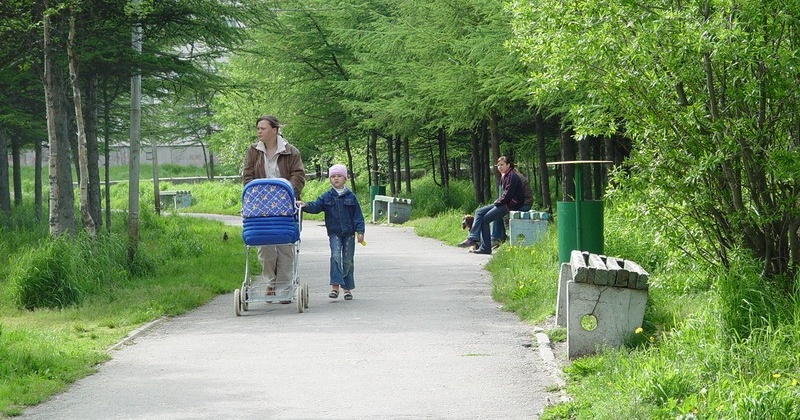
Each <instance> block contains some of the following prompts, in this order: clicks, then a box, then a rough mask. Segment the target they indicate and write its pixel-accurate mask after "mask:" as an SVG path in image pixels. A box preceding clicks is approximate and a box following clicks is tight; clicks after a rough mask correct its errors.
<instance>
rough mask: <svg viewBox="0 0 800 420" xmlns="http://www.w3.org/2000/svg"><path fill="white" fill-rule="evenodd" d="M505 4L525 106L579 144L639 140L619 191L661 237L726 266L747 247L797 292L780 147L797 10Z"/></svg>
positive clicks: (778, 6) (799, 29) (796, 99)
mask: <svg viewBox="0 0 800 420" xmlns="http://www.w3.org/2000/svg"><path fill="white" fill-rule="evenodd" d="M510 7H511V9H512V11H513V13H514V19H513V25H514V32H515V35H516V37H515V38H514V39H513V40H512V41H511V43H512V45H513V46H514V48H515V49H516V50H517V51H518V52H519V53H520V54H521V56H522V57H523V59H524V61H525V62H526V63H527V64H528V65H529V66H530V68H531V85H530V90H531V98H532V100H533V101H534V102H535V103H536V104H538V105H545V106H553V107H556V108H557V109H560V110H562V112H563V113H564V114H565V119H566V120H569V121H570V122H571V125H572V126H573V127H574V129H575V131H576V132H577V134H578V136H579V137H582V136H587V135H596V134H605V135H611V134H614V133H618V132H619V133H624V135H625V136H627V137H629V138H631V139H633V140H634V148H633V151H632V154H631V158H630V159H629V160H628V161H627V162H626V168H625V171H624V172H620V173H619V174H618V176H617V177H616V179H615V185H616V187H617V188H616V190H617V191H616V193H617V194H619V195H629V194H630V195H636V196H638V199H639V202H640V203H641V207H642V214H643V215H644V216H643V217H644V218H646V219H647V220H648V222H649V224H650V225H651V226H652V227H653V228H654V230H653V232H654V233H655V234H656V235H659V237H660V238H659V240H664V241H667V242H668V243H669V244H670V247H671V248H672V249H682V250H684V251H685V255H686V257H689V258H693V259H696V260H699V261H704V262H705V263H713V264H716V265H718V266H719V267H721V268H723V269H729V265H730V264H731V262H732V261H731V260H733V259H735V258H736V256H735V254H736V252H738V250H739V249H748V250H749V251H751V252H753V253H754V255H755V256H756V257H757V258H758V259H760V260H761V263H762V265H763V267H762V271H763V272H764V274H765V276H767V277H773V280H781V281H786V282H787V283H786V284H784V285H783V287H784V288H785V289H787V290H789V289H791V288H792V281H793V280H792V278H791V277H792V276H793V274H794V273H796V267H797V265H798V261H797V258H798V257H797V255H800V254H798V250H797V245H796V244H794V245H790V244H789V242H788V241H787V240H786V238H788V237H789V236H792V235H796V230H797V227H798V226H800V208H798V205H797V196H798V193H800V183H798V179H797V177H795V176H788V175H787V174H788V173H790V172H791V169H792V168H794V167H796V163H789V160H787V159H786V151H787V150H793V151H794V150H795V149H796V146H797V140H796V138H797V135H796V127H797V124H798V116H797V115H796V114H795V113H792V112H784V110H786V109H796V108H797V107H798V104H800V96H799V95H797V94H796V89H795V88H794V86H795V85H796V75H795V74H794V73H793V72H792V71H787V70H786V69H791V68H795V67H797V66H798V64H800V57H798V55H797V54H796V50H797V45H798V43H800V38H799V37H798V34H800V21H799V20H798V19H797V18H796V17H797V16H798V15H800V7H799V6H798V5H797V4H792V6H791V7H787V6H786V5H784V4H782V3H779V2H767V3H765V2H760V1H750V0H748V1H743V2H736V3H735V4H734V3H730V2H724V1H711V2H708V4H704V6H703V7H697V5H695V4H690V3H680V2H677V3H676V2H656V3H653V4H648V5H647V6H642V5H641V4H639V3H632V2H616V3H615V2H604V1H583V2H578V3H565V2H561V1H557V0H546V1H540V2H536V3H513V4H511V5H510ZM789 34H791V35H789ZM790 153H791V152H790ZM794 154H795V155H796V153H794ZM793 162H796V159H794V160H793ZM614 193H615V192H614V191H612V196H613V195H614ZM792 247H793V248H794V249H791V248H792ZM777 255H781V256H782V257H776V256H777ZM790 256H791V257H790ZM790 260H791V261H790Z"/></svg>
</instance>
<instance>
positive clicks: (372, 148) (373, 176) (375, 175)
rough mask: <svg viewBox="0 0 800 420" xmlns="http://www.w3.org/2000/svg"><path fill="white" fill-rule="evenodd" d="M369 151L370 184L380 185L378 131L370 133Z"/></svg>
mask: <svg viewBox="0 0 800 420" xmlns="http://www.w3.org/2000/svg"><path fill="white" fill-rule="evenodd" d="M367 148H368V153H369V156H370V163H369V181H370V185H374V186H376V187H377V186H379V185H381V182H380V171H379V169H378V133H377V132H376V131H374V130H373V131H370V133H369V146H367Z"/></svg>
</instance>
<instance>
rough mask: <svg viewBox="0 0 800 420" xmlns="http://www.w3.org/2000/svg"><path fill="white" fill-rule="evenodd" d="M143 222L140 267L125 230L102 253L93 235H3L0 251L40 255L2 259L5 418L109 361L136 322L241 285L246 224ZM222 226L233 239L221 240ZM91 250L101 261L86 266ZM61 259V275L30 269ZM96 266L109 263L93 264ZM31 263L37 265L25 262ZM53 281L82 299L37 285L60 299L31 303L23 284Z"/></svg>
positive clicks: (0, 360)
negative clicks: (131, 256)
mask: <svg viewBox="0 0 800 420" xmlns="http://www.w3.org/2000/svg"><path fill="white" fill-rule="evenodd" d="M144 214H147V212H145V213H144ZM123 216H124V215H123V214H119V215H118V217H119V220H116V219H115V221H114V226H115V227H116V228H124V220H122V218H123ZM141 223H142V226H141V230H140V234H141V238H140V239H141V248H140V250H141V251H140V253H139V258H138V260H137V262H136V263H135V264H134V265H133V266H131V265H128V263H127V262H126V252H125V247H124V244H125V239H124V237H122V238H120V237H114V235H113V234H112V235H109V237H107V238H101V239H99V241H100V242H99V243H101V244H102V245H103V246H102V247H100V248H98V249H103V251H102V252H100V254H99V255H98V253H96V249H95V250H87V249H85V247H86V246H87V241H86V240H75V241H73V244H72V245H69V244H65V243H62V242H66V241H53V240H48V239H46V238H44V237H42V236H41V234H39V235H37V234H33V233H29V234H23V235H21V236H22V237H23V238H25V239H23V240H16V239H13V238H14V237H15V236H14V235H6V234H4V235H2V239H0V243H2V244H3V245H1V246H0V248H5V247H7V245H6V243H7V241H14V242H15V246H22V248H24V249H27V251H23V252H28V253H30V254H32V255H33V254H39V255H41V257H40V258H39V259H38V260H31V259H20V258H16V257H15V256H14V254H11V255H8V254H4V255H3V256H0V267H2V268H0V416H14V415H17V414H19V413H20V412H21V409H22V407H24V406H26V405H32V404H37V403H39V402H41V401H44V400H46V399H47V398H49V397H50V396H52V395H53V394H54V393H57V392H60V391H62V390H64V389H65V388H66V386H68V385H69V384H70V383H72V382H74V381H75V380H77V379H79V378H81V377H83V376H85V375H87V374H90V373H92V372H93V371H94V367H95V366H96V365H97V364H98V363H101V362H103V361H105V360H107V359H108V358H109V353H108V352H107V349H108V348H109V347H110V346H112V345H113V344H114V343H116V342H118V341H119V340H120V339H122V338H123V337H125V335H126V334H128V333H129V332H130V331H132V330H133V329H135V328H137V327H139V326H141V325H142V324H144V323H147V322H149V321H151V320H154V319H156V318H159V317H162V316H173V315H177V314H181V313H184V312H186V311H189V310H191V309H193V308H196V307H198V306H200V305H202V304H203V303H205V302H207V301H208V300H210V299H211V298H212V297H214V296H216V295H218V294H220V293H226V292H230V291H231V290H233V289H234V288H236V287H237V286H238V285H239V283H240V282H241V278H240V276H238V275H232V274H231V273H240V272H241V266H242V261H241V255H242V254H241V250H242V247H243V244H242V242H241V239H240V238H241V233H240V231H239V229H238V228H236V227H230V226H223V225H222V224H221V223H219V222H213V221H207V220H199V219H197V220H195V219H187V218H184V217H179V216H166V217H161V218H159V217H154V216H153V215H152V214H149V215H146V216H143V217H142V220H141ZM45 232H46V229H45ZM224 232H228V236H229V238H230V239H228V240H227V241H223V240H222V236H223V233H224ZM53 244H58V245H57V247H56V250H55V251H48V252H45V251H44V250H45V249H48V248H49V247H52V246H53ZM115 248H121V250H122V252H117V250H114V249H115ZM89 251H92V252H95V253H94V254H92V255H94V258H95V259H96V261H97V262H95V263H89V264H88V266H87V264H86V262H87V259H86V254H85V253H86V252H89ZM54 260H58V261H61V264H60V265H59V266H58V267H56V268H54V269H52V270H50V271H52V272H54V273H55V274H54V275H53V276H48V275H47V273H46V271H47V270H38V272H39V273H38V276H35V275H34V274H31V273H36V272H37V270H35V269H36V268H41V267H46V266H48V264H52V262H53V261H54ZM98 263H103V264H105V266H104V267H102V269H101V268H98V267H96V266H94V265H93V264H98ZM31 264H33V267H29V268H33V270H25V269H24V268H26V267H24V266H25V265H31ZM42 271H45V273H44V274H42V273H41V272H42ZM26 273H27V274H26ZM92 273H94V274H102V275H94V276H92V275H91V274H92ZM136 273H139V274H136ZM87 275H88V279H87ZM42 278H43V279H42ZM54 279H58V281H60V282H63V283H68V284H70V285H71V287H72V288H73V289H74V290H76V291H78V293H79V295H80V298H79V299H73V300H66V299H63V298H62V296H63V295H64V293H62V292H60V291H58V290H48V289H37V295H36V296H38V297H40V298H42V297H43V296H49V297H51V298H52V299H43V298H42V299H34V300H33V301H32V302H31V301H29V300H28V301H26V302H31V303H32V304H33V305H34V306H35V310H29V309H25V308H24V305H21V304H20V299H21V298H20V293H19V291H18V287H17V286H18V285H19V284H27V283H34V284H35V283H38V282H42V281H44V282H47V281H53V280H54ZM45 284H49V283H45ZM40 295H41V296H40Z"/></svg>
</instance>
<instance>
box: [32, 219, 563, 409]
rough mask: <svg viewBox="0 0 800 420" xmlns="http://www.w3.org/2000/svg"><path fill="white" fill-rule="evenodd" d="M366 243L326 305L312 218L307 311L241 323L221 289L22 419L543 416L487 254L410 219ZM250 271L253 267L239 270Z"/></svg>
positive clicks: (303, 265) (536, 375) (319, 232)
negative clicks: (351, 285) (415, 226)
mask: <svg viewBox="0 0 800 420" xmlns="http://www.w3.org/2000/svg"><path fill="white" fill-rule="evenodd" d="M220 219H221V220H223V221H225V222H226V223H230V224H233V225H239V223H240V219H239V218H238V217H236V218H229V217H220ZM366 241H367V246H365V247H362V246H360V245H359V246H357V249H356V286H357V288H356V289H355V290H354V291H353V293H354V296H355V299H354V300H352V301H344V300H342V298H341V297H340V298H339V299H337V300H331V299H328V297H327V293H328V278H327V272H328V258H329V251H328V246H327V237H326V234H325V229H324V227H323V226H322V224H321V222H318V221H310V220H306V221H305V222H304V225H303V231H302V245H301V250H300V260H299V265H300V268H299V270H298V273H299V275H300V282H301V283H308V285H309V288H310V307H309V308H308V309H307V310H306V312H305V313H302V314H301V313H298V312H297V309H296V306H295V305H294V304H291V305H280V304H266V303H257V304H253V305H251V307H250V310H249V311H247V312H246V313H245V314H244V315H243V316H241V317H236V316H235V315H234V304H233V294H232V293H228V294H226V295H223V296H219V297H217V298H215V299H214V300H212V301H211V302H209V303H208V304H207V305H205V306H203V307H201V308H199V309H197V310H195V311H193V312H191V313H189V314H186V315H184V316H180V317H175V318H170V319H166V320H164V321H162V322H158V323H155V324H154V325H152V326H151V327H149V328H146V329H144V331H143V332H142V333H140V334H138V335H136V336H135V337H134V338H132V339H131V340H129V342H127V343H126V345H123V346H121V347H120V348H119V349H118V350H113V351H112V352H113V353H112V356H113V358H112V360H110V361H108V362H106V363H104V364H103V365H101V366H100V367H99V370H98V372H97V373H96V374H94V375H92V376H90V377H87V378H85V379H83V380H80V381H78V382H77V383H75V384H74V385H73V386H72V387H71V388H70V389H69V391H67V392H65V393H63V394H61V395H58V396H56V397H54V398H53V399H52V400H50V401H49V402H46V403H44V404H41V405H39V406H36V407H32V408H30V409H28V410H26V411H25V413H24V414H23V415H22V416H21V417H19V418H20V419H56V418H57V419H84V420H85V419H104V420H105V419H459V420H462V419H532V418H536V417H537V416H538V415H539V413H540V412H541V410H542V408H543V407H544V406H545V404H546V400H547V398H548V396H549V397H550V399H555V398H557V397H555V396H554V395H553V394H552V393H549V392H547V389H550V388H552V387H553V386H554V385H555V384H557V383H559V381H560V380H559V378H558V374H557V371H556V368H555V366H554V365H553V364H552V363H550V361H548V360H547V358H546V357H544V358H543V357H542V356H541V354H542V353H541V352H540V350H539V349H537V344H536V337H535V336H534V334H533V328H532V327H531V326H530V325H527V324H525V323H522V322H520V321H518V319H517V317H516V315H514V314H510V313H507V312H503V311H502V310H500V309H499V308H498V306H499V305H498V303H497V302H494V301H493V300H492V299H491V285H490V278H489V276H488V273H487V272H485V271H484V270H483V265H484V264H485V262H486V261H488V259H489V256H486V255H474V254H469V253H467V252H466V251H465V250H463V249H459V248H455V247H452V246H447V245H443V244H442V243H440V242H439V241H436V240H432V239H426V238H420V237H417V236H416V235H414V233H413V231H412V230H411V229H409V228H404V227H388V226H376V225H367V233H366ZM243 275H244V261H242V271H241V273H231V276H233V277H237V278H241V277H242V276H243ZM553 281H557V280H556V279H553Z"/></svg>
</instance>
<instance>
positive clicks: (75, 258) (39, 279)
mask: <svg viewBox="0 0 800 420" xmlns="http://www.w3.org/2000/svg"><path fill="white" fill-rule="evenodd" d="M18 256H19V259H18V260H17V261H16V262H15V263H14V264H13V266H12V267H11V269H10V273H9V284H10V287H11V293H12V294H13V297H14V301H15V303H16V304H17V305H19V306H20V307H23V308H25V309H29V310H32V309H35V308H63V307H66V306H70V305H74V304H77V303H80V302H81V300H82V299H83V291H82V290H81V288H80V286H79V284H78V282H77V281H76V278H75V274H76V273H77V267H76V264H79V263H80V259H79V258H80V255H78V253H77V252H76V249H75V247H73V246H71V245H70V243H69V241H68V239H66V238H65V237H57V238H53V239H51V240H46V241H43V242H42V243H41V245H40V246H35V247H31V248H29V249H27V250H26V251H23V252H20V253H18Z"/></svg>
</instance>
